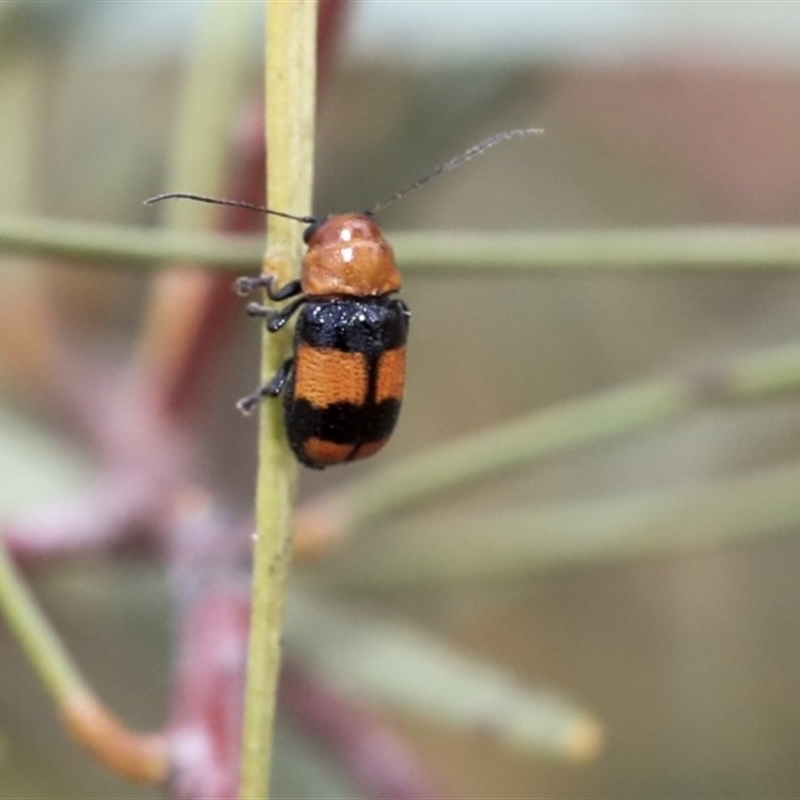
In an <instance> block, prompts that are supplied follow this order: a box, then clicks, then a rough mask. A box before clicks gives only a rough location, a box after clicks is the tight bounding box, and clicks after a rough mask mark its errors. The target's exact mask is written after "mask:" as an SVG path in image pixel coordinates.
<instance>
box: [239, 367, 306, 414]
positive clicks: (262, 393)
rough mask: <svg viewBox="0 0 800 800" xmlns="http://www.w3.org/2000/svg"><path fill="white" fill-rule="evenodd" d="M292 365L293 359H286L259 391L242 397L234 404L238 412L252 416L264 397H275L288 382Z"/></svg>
mask: <svg viewBox="0 0 800 800" xmlns="http://www.w3.org/2000/svg"><path fill="white" fill-rule="evenodd" d="M293 364H294V359H293V358H287V359H286V361H284V362H283V365H282V366H281V368H280V369H279V370H278V371H277V372H276V373H275V375H274V377H273V378H272V380H271V381H270V382H269V383H267V384H265V385H264V386H262V387H261V388H260V389H258V390H257V391H255V392H253V394H249V395H247V397H243V398H242V399H241V400H240V401H239V402H238V403H237V404H236V408H238V409H239V411H241V412H242V414H252V413H253V410H254V409H255V407H256V406H257V405H258V404H259V403H260V402H261V401H262V400H263V399H264V398H265V397H277V396H278V395H279V394H280V393H281V392H282V391H283V389H284V387H285V386H286V381H288V380H289V375H291V373H292V365H293Z"/></svg>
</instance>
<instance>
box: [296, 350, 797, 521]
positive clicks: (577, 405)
mask: <svg viewBox="0 0 800 800" xmlns="http://www.w3.org/2000/svg"><path fill="white" fill-rule="evenodd" d="M798 389H800V344H797V343H794V344H791V345H785V346H781V347H775V348H772V349H769V350H762V351H761V352H758V353H754V354H749V355H746V356H739V357H735V358H731V359H730V360H728V361H727V362H724V363H720V364H717V365H715V366H713V367H710V368H708V369H706V370H704V371H703V370H699V369H698V370H694V371H692V372H690V373H687V374H681V375H678V376H676V377H673V378H663V379H660V380H656V381H652V382H648V383H640V384H633V385H630V386H622V387H619V388H615V389H611V390H609V391H605V392H600V393H598V394H595V395H592V396H590V397H586V398H581V399H578V400H573V401H571V402H567V403H563V404H561V405H558V406H555V407H554V408H550V409H544V410H536V411H534V412H533V413H531V414H528V415H527V416H524V417H522V418H520V419H517V420H514V421H512V422H509V423H506V424H504V425H498V426H496V427H493V428H490V429H489V430H486V431H481V432H480V433H476V434H472V435H470V436H465V437H463V438H461V439H458V440H456V441H453V442H451V443H448V444H443V445H439V446H436V447H432V448H430V449H427V450H425V451H423V452H422V453H420V454H418V455H412V456H408V457H406V458H404V459H400V460H398V461H395V462H393V463H392V464H390V465H388V466H386V467H384V468H383V469H380V470H376V471H375V472H373V473H371V474H370V476H369V477H367V478H365V479H363V480H361V481H359V482H358V483H356V484H354V485H352V486H350V487H349V488H346V489H339V490H337V491H336V492H335V493H331V494H330V495H324V496H322V497H320V498H318V499H317V500H315V501H314V503H312V504H310V505H309V506H307V508H306V510H305V511H307V513H309V516H310V517H313V516H314V514H315V513H316V512H317V509H320V508H322V509H324V508H326V507H327V506H328V505H329V504H331V502H332V498H334V497H335V505H336V506H337V507H338V508H340V509H344V511H343V514H344V516H345V519H346V521H347V522H346V526H347V528H348V529H350V528H353V529H356V528H359V527H361V528H365V527H368V525H369V524H370V523H372V522H373V521H375V520H376V519H379V518H381V519H382V518H385V517H386V516H387V515H389V514H392V513H395V512H398V511H401V510H402V511H403V512H408V511H411V510H413V509H415V508H417V507H419V506H422V505H424V504H426V503H429V502H431V501H432V500H435V499H438V498H439V497H440V496H442V495H443V494H445V493H447V492H452V491H454V490H456V489H463V487H464V486H465V485H468V484H471V483H474V482H476V481H478V480H485V479H486V478H488V477H491V476H496V475H500V474H504V473H506V472H508V471H510V470H512V469H514V468H516V467H520V466H529V465H531V464H534V463H536V462H537V461H540V460H542V459H544V458H546V457H548V456H551V455H554V454H556V453H559V452H562V451H564V450H567V449H570V448H573V447H577V446H585V445H588V444H592V443H595V442H600V441H605V440H608V439H612V438H615V437H618V436H621V435H625V434H630V433H633V432H635V431H639V430H645V429H647V428H652V427H655V426H657V425H662V424H664V423H665V422H668V421H669V420H673V419H676V418H678V417H680V416H683V415H686V414H687V413H688V412H690V411H692V410H695V409H697V408H701V407H705V406H709V405H718V404H722V403H730V402H753V401H759V400H764V399H765V398H767V397H770V396H772V395H776V394H780V393H782V392H787V391H797V390H798ZM305 511H304V513H305Z"/></svg>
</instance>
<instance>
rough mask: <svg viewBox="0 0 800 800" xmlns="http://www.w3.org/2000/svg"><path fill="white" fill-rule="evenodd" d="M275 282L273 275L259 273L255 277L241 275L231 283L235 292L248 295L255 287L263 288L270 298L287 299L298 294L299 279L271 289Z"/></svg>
mask: <svg viewBox="0 0 800 800" xmlns="http://www.w3.org/2000/svg"><path fill="white" fill-rule="evenodd" d="M273 283H275V276H274V275H259V276H258V277H257V278H250V277H246V276H245V277H243V278H237V279H236V282H235V283H234V284H233V288H234V290H235V291H236V294H240V295H248V294H250V293H251V292H253V291H255V290H256V289H264V290H265V291H266V293H267V297H269V299H270V300H288V299H289V298H290V297H294V296H295V295H296V294H300V291H301V289H300V281H299V280H296V281H289V283H287V284H286V285H285V286H282V287H281V288H280V289H273V288H272V284H273Z"/></svg>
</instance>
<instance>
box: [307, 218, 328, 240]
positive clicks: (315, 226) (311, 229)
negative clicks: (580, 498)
mask: <svg viewBox="0 0 800 800" xmlns="http://www.w3.org/2000/svg"><path fill="white" fill-rule="evenodd" d="M324 222H325V220H324V219H317V220H314V222H312V223H311V224H310V225H309V226H308V227H307V228H306V229H305V230H304V231H303V241H304V242H305V243H306V244H308V242H309V240H310V239H311V237H312V236H313V235H314V234H315V233H316V232H317V231H318V230H319V229H320V228H321V227H322V224H323V223H324Z"/></svg>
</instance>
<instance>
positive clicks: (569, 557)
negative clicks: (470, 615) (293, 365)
mask: <svg viewBox="0 0 800 800" xmlns="http://www.w3.org/2000/svg"><path fill="white" fill-rule="evenodd" d="M798 485H800V465H798V464H792V465H790V466H780V467H773V468H770V469H768V470H760V471H758V472H755V473H753V474H750V475H743V476H736V477H734V478H729V479H726V480H718V481H714V482H709V483H706V484H703V485H700V486H697V485H694V484H693V485H691V486H689V487H681V488H671V489H666V490H664V489H662V490H658V491H647V492H641V493H637V494H632V495H628V496H625V497H607V498H602V499H598V500H585V501H579V502H572V503H568V504H557V505H554V504H550V505H546V506H541V505H540V506H535V507H534V506H532V507H529V508H514V509H510V510H507V509H500V510H495V511H493V512H491V513H478V514H472V515H470V516H465V515H454V516H448V518H447V520H446V521H443V522H432V521H428V522H425V521H423V522H414V521H410V522H408V523H406V524H404V525H402V529H401V528H400V527H399V526H398V529H397V531H396V533H397V534H398V535H396V536H393V535H391V534H392V533H393V532H390V531H387V532H386V533H387V534H388V535H387V536H385V537H381V540H380V542H375V543H374V546H373V544H372V543H365V546H362V547H360V548H359V550H358V555H357V557H356V558H344V559H340V560H339V563H333V564H332V563H331V562H330V561H328V562H327V564H326V569H325V570H324V572H321V573H320V574H319V575H318V576H317V577H318V578H320V579H321V580H322V581H323V583H324V584H325V585H329V584H330V585H335V586H337V587H340V588H341V587H345V588H349V589H352V588H354V587H355V588H358V589H364V588H367V589H369V590H373V591H374V590H376V589H378V590H387V589H388V590H397V589H409V588H410V587H417V588H418V587H420V586H435V587H437V588H441V587H442V586H443V585H445V583H448V582H460V581H486V580H497V581H507V580H510V579H515V578H518V579H526V578H529V577H530V576H532V575H537V574H541V573H546V572H553V571H556V570H564V569H570V568H574V567H576V566H577V567H580V566H582V565H587V566H588V565H590V566H596V565H598V564H613V563H618V562H622V561H627V560H630V559H633V558H646V557H652V556H664V555H680V554H685V553H694V552H697V551H699V550H710V549H712V548H719V547H725V546H731V545H736V544H741V543H743V542H749V541H755V540H757V539H758V538H760V537H762V536H766V535H770V534H775V533H778V532H781V531H788V530H791V529H792V528H793V527H796V526H797V525H798V524H799V523H800V495H799V494H798V492H797V486H798ZM487 531H491V535H489V536H487Z"/></svg>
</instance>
